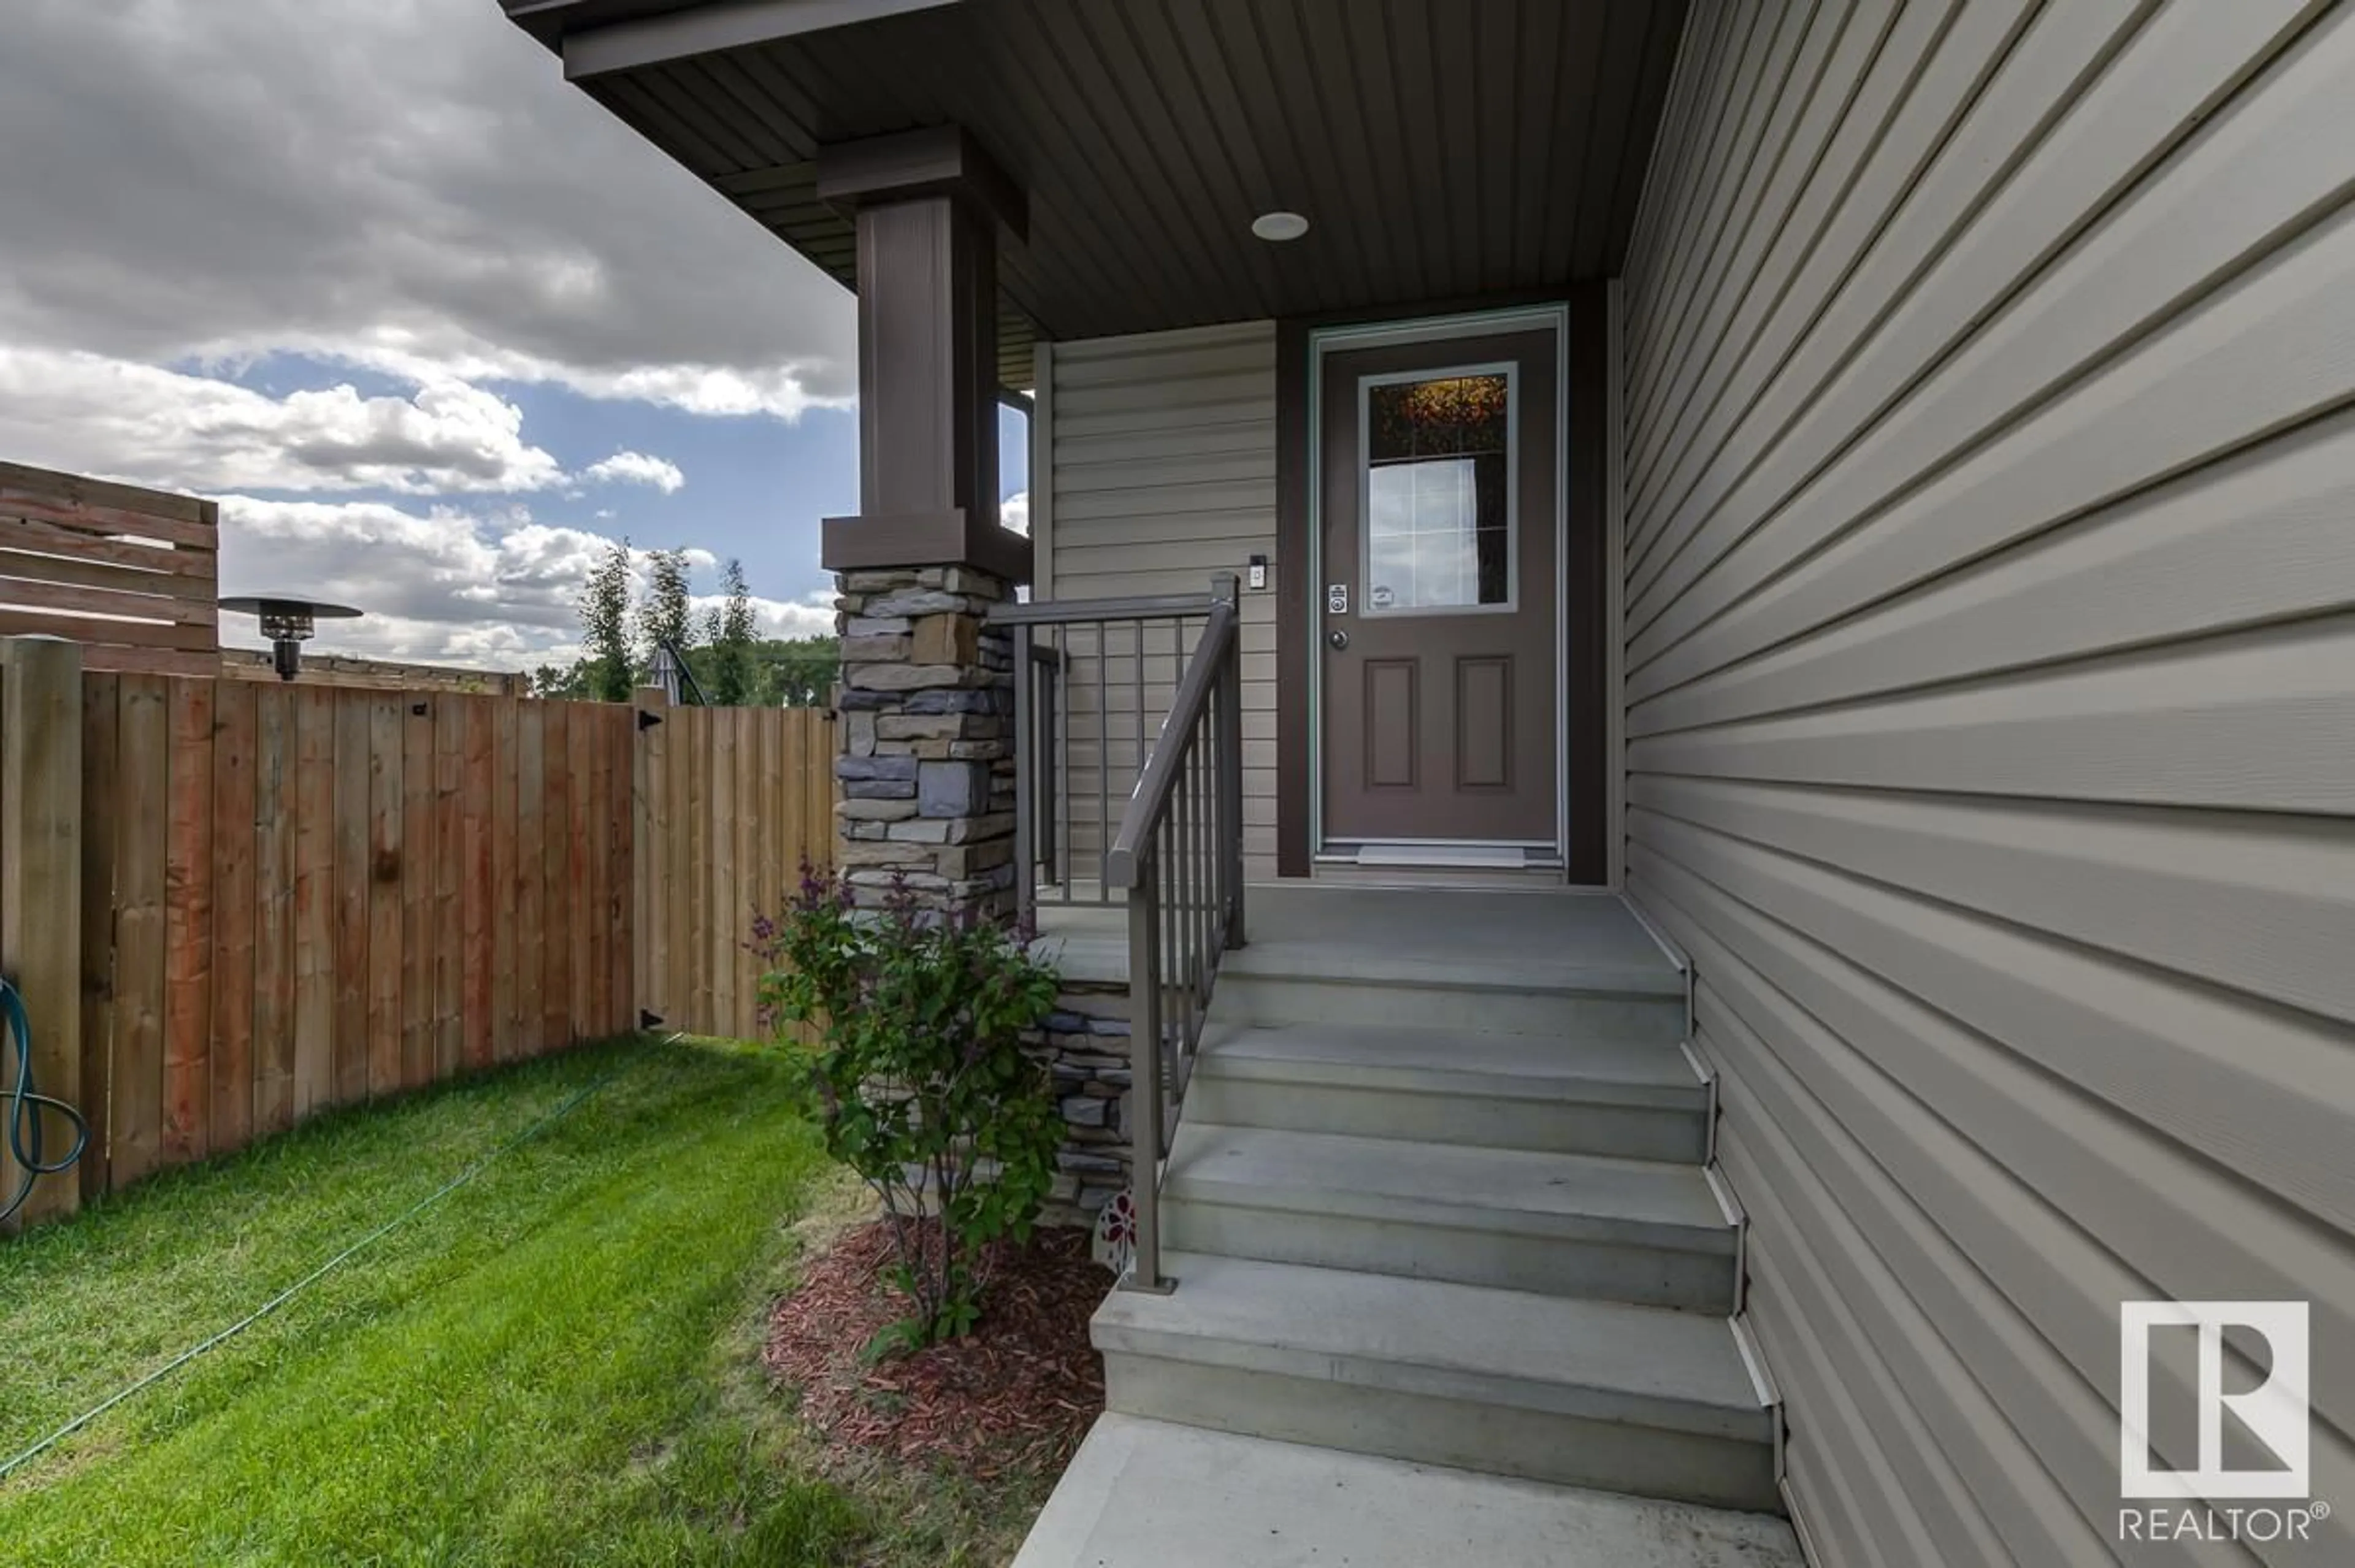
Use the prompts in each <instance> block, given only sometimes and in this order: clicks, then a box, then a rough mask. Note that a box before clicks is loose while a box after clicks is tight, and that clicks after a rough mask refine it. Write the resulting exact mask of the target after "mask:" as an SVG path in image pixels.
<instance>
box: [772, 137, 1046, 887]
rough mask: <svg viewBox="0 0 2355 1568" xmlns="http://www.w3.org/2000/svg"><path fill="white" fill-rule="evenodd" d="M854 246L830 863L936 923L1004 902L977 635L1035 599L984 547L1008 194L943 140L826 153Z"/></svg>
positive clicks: (1013, 549)
mask: <svg viewBox="0 0 2355 1568" xmlns="http://www.w3.org/2000/svg"><path fill="white" fill-rule="evenodd" d="M818 194H819V195H820V196H821V197H823V198H824V199H826V200H827V201H829V202H832V203H834V204H836V205H837V206H838V207H841V208H845V209H847V210H848V211H850V212H851V213H852V214H853V217H854V219H855V221H856V223H857V225H858V433H859V467H858V499H859V512H858V516H856V517H828V518H826V522H825V532H824V543H823V552H824V553H823V560H824V562H825V564H826V567H827V568H828V569H829V570H831V571H834V572H835V573H836V574H837V587H838V589H839V592H840V597H839V598H838V599H837V601H836V604H837V611H838V612H839V613H838V614H837V622H836V624H837V630H838V631H839V632H840V633H841V635H842V682H843V684H842V690H841V692H840V695H839V698H838V700H837V706H838V707H839V708H840V709H841V711H842V715H843V723H842V725H841V733H842V735H843V747H844V751H843V755H842V756H841V757H839V758H838V759H837V762H836V765H835V766H836V773H837V777H838V778H839V779H840V780H841V781H842V795H843V797H844V798H843V799H842V801H841V803H840V804H839V805H838V806H837V808H836V812H837V815H836V832H837V839H838V841H839V842H838V845H837V863H838V864H839V865H841V866H842V867H843V868H844V870H845V874H846V876H847V880H848V881H849V884H850V886H851V888H852V890H853V892H854V894H855V896H856V897H857V898H858V901H860V902H862V903H873V902H877V901H880V900H881V899H882V898H883V897H884V896H885V894H886V893H887V892H888V891H889V890H890V887H891V886H892V885H893V883H894V882H895V881H899V880H902V879H904V880H905V883H906V885H907V886H908V887H909V888H910V889H911V891H914V892H915V893H916V894H917V895H918V896H919V897H920V898H922V900H923V901H926V902H928V903H932V904H934V905H936V906H938V907H942V908H946V909H963V908H979V909H983V910H986V911H989V912H1002V911H1004V910H1006V909H1007V908H1009V907H1010V906H1011V904H1012V902H1013V897H1012V890H1013V886H1014V875H1015V868H1014V838H1013V834H1014V816H1013V800H1014V783H1015V780H1014V761H1013V752H1012V745H1011V741H1010V739H1009V736H1010V733H1011V728H1012V725H1011V719H1010V715H1011V712H1012V709H1013V688H1012V676H1011V673H1010V672H1011V668H1012V659H1011V657H1010V655H1009V652H1008V649H1007V646H1006V639H1005V637H1004V636H1003V635H993V634H991V633H989V632H988V631H987V630H986V627H985V625H984V623H983V617H984V616H985V615H986V614H987V613H988V610H989V607H990V606H991V605H992V604H995V603H999V602H1000V601H1002V600H1004V599H1005V598H1007V596H1008V595H1009V594H1010V593H1011V592H1013V585H1014V584H1015V583H1016V582H1019V581H1028V577H1029V567H1030V547H1029V541H1028V540H1027V539H1023V538H1022V537H1021V536H1019V535H1018V534H1014V533H1011V532H1008V531H1007V529H1005V528H1001V527H999V526H998V474H997V266H996V256H997V251H996V242H997V237H996V230H997V228H998V226H999V225H1000V224H1003V225H1005V226H1006V227H1007V228H1009V229H1012V230H1013V231H1014V232H1016V233H1018V234H1019V233H1020V232H1021V231H1022V228H1023V221H1024V209H1023V202H1022V197H1021V193H1020V192H1019V191H1018V190H1017V189H1016V188H1015V187H1014V186H1013V185H1012V183H1011V182H1010V181H1008V180H1007V178H1006V176H1004V175H1003V174H1002V173H1001V172H999V170H998V169H997V167H996V165H994V164H992V163H991V162H990V161H989V160H988V158H987V157H986V155H984V154H983V153H982V151H981V149H980V148H979V147H978V146H976V145H975V144H974V142H973V140H972V138H971V137H969V136H968V135H966V134H965V133H964V132H963V131H962V130H961V129H959V128H957V127H955V126H945V127H937V128H933V129H930V130H924V131H915V132H909V133H904V134H900V135H894V136H883V137H876V138H873V139H870V140H868V141H862V142H852V143H847V144H840V145H837V146H831V147H827V148H825V149H823V150H821V152H820V154H819V156H818Z"/></svg>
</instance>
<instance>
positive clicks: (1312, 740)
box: [1301, 300, 1571, 864]
mask: <svg viewBox="0 0 2355 1568" xmlns="http://www.w3.org/2000/svg"><path fill="white" fill-rule="evenodd" d="M1534 331H1549V332H1551V333H1552V334H1553V357H1554V388H1555V394H1554V397H1555V415H1556V424H1555V428H1554V431H1553V513H1554V515H1553V529H1554V592H1553V664H1554V681H1553V702H1554V714H1553V737H1554V770H1553V787H1554V846H1553V848H1554V855H1555V856H1556V857H1557V858H1558V859H1561V861H1562V862H1563V863H1564V864H1567V863H1568V861H1569V859H1570V844H1571V837H1570V833H1571V821H1570V671H1569V666H1570V603H1569V598H1570V589H1569V583H1570V571H1569V568H1570V559H1569V543H1570V488H1569V485H1570V472H1569V470H1570V431H1571V411H1570V402H1571V384H1570V304H1569V302H1568V301H1567V300H1561V301H1555V302H1552V303H1549V304H1538V305H1524V306H1512V307H1507V308H1502V309H1495V310H1477V311H1465V312H1458V313H1451V314H1448V315H1427V316H1413V317H1409V318H1406V319H1403V320H1395V321H1382V322H1366V323H1354V324H1348V325H1333V326H1320V327H1314V328H1311V329H1310V331H1309V333H1308V386H1307V388H1306V391H1307V394H1308V398H1307V413H1308V429H1307V432H1306V435H1307V464H1306V466H1307V470H1308V472H1307V475H1306V477H1307V480H1308V496H1307V501H1308V505H1307V522H1308V528H1307V534H1308V538H1307V539H1306V540H1305V543H1306V546H1307V549H1306V555H1307V562H1306V569H1305V571H1304V572H1303V573H1302V576H1301V581H1302V583H1303V584H1304V586H1305V588H1306V589H1307V592H1306V593H1305V595H1304V596H1303V597H1304V598H1305V601H1306V605H1305V613H1306V623H1305V647H1306V649H1307V653H1308V669H1307V677H1308V679H1307V699H1308V716H1307V717H1308V723H1307V741H1308V747H1307V750H1308V854H1309V859H1310V861H1311V863H1312V864H1313V863H1314V862H1316V861H1317V860H1320V859H1324V858H1325V842H1326V841H1325V692H1324V683H1325V660H1324V659H1323V657H1321V656H1320V655H1319V653H1318V650H1319V649H1321V648H1322V647H1323V646H1324V632H1325V627H1324V616H1325V600H1324V588H1323V584H1324V581H1325V570H1324V568H1325V563H1324V553H1325V507H1324V468H1325V464H1324V442H1325V431H1324V409H1323V406H1322V405H1323V398H1324V387H1325V356H1326V355H1327V354H1328V353H1346V352H1348V351H1349V350H1351V349H1358V348H1380V347H1391V346H1393V345H1407V344H1420V343H1444V342H1447V341H1449V340H1450V339H1453V338H1459V337H1487V336H1495V335H1496V334H1498V333H1503V332H1534ZM1415 842H1421V840H1416V841H1415Z"/></svg>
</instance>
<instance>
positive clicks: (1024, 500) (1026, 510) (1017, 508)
mask: <svg viewBox="0 0 2355 1568" xmlns="http://www.w3.org/2000/svg"><path fill="white" fill-rule="evenodd" d="M997 520H998V522H999V523H1001V524H1003V525H1004V526H1005V527H1007V528H1012V529H1013V530H1014V531H1015V532H1016V533H1018V534H1020V535H1021V536H1022V537H1023V538H1025V539H1028V538H1029V537H1030V492H1029V491H1028V490H1017V491H1016V492H1014V494H1012V495H1011V496H1007V497H1006V499H1005V500H1003V501H1000V502H999V503H998V504H997Z"/></svg>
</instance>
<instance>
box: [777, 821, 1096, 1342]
mask: <svg viewBox="0 0 2355 1568" xmlns="http://www.w3.org/2000/svg"><path fill="white" fill-rule="evenodd" d="M754 938H755V941H756V942H757V943H758V944H760V945H761V947H762V951H763V953H764V954H765V955H766V956H767V958H768V960H769V964H770V972H769V974H768V975H767V976H766V977H765V978H764V979H763V980H762V984H761V1001H762V1007H763V1008H764V1009H765V1010H766V1012H767V1014H768V1016H769V1017H770V1018H771V1019H773V1021H774V1022H775V1023H776V1024H777V1025H778V1026H779V1027H780V1029H781V1031H782V1029H783V1026H785V1025H790V1024H796V1023H806V1024H810V1025H812V1026H814V1028H815V1030H816V1032H817V1035H818V1042H817V1043H816V1044H815V1046H804V1045H798V1044H794V1043H792V1042H791V1041H790V1040H789V1041H788V1046H787V1049H788V1050H789V1051H792V1052H793V1053H794V1059H795V1061H797V1062H798V1063H799V1065H800V1069H801V1071H800V1075H799V1080H798V1081H799V1082H800V1083H801V1084H802V1086H803V1088H804V1090H805V1093H806V1096H807V1099H808V1103H809V1108H810V1110H811V1112H812V1114H813V1115H815V1117H816V1118H817V1120H818V1122H819V1125H821V1126H822V1127H823V1128H824V1130H825V1135H826V1151H827V1152H828V1153H829V1154H831V1155H832V1156H833V1157H835V1158H836V1159H837V1160H839V1161H841V1162H842V1163H843V1164H845V1165H847V1166H848V1167H850V1168H851V1169H853V1170H855V1171H857V1172H858V1175H859V1177H860V1178H861V1179H863V1180H864V1181H866V1183H867V1184H868V1187H870V1188H872V1189H874V1191H875V1193H876V1195H877V1196H878V1197H879V1198H880V1199H881V1200H882V1202H883V1208H884V1212H885V1214H886V1215H887V1216H888V1217H889V1219H890V1225H891V1234H892V1240H893V1243H894V1245H895V1248H896V1251H897V1257H898V1263H897V1265H896V1273H897V1278H898V1283H899V1284H900V1286H901V1288H902V1289H904V1290H905V1291H906V1292H907V1294H908V1297H909V1300H910V1301H911V1303H912V1304H913V1307H914V1312H913V1316H912V1317H910V1318H908V1319H907V1320H905V1321H903V1322H902V1323H900V1324H898V1325H896V1326H895V1327H894V1328H893V1329H892V1330H891V1331H890V1335H889V1339H890V1345H886V1346H884V1347H883V1348H886V1349H889V1348H892V1347H893V1346H899V1347H906V1346H913V1345H923V1344H931V1343H933V1342H935V1341H937V1340H941V1339H953V1338H954V1337H955V1336H957V1335H960V1334H963V1333H964V1332H965V1331H966V1330H967V1329H969V1328H972V1327H973V1325H974V1323H975V1320H976V1319H977V1318H978V1317H979V1316H980V1300H981V1295H982V1291H983V1288H984V1287H985V1285H986V1284H987V1280H986V1277H985V1261H986V1250H987V1247H988V1244H989V1243H992V1242H994V1241H996V1240H997V1239H999V1238H1000V1237H1004V1236H1012V1237H1014V1238H1015V1239H1016V1240H1018V1241H1028V1239H1029V1236H1030V1231H1031V1227H1032V1225H1033V1224H1034V1223H1035V1222H1036V1221H1037V1220H1038V1217H1039V1206H1040V1205H1041V1204H1042V1203H1043V1202H1044V1201H1045V1200H1046V1197H1047V1192H1048V1189H1049V1187H1050V1184H1051V1183H1052V1181H1053V1179H1054V1175H1055V1151H1056V1149H1057V1147H1059V1146H1060V1144H1061V1142H1062V1134H1063V1128H1062V1122H1061V1119H1060V1116H1059V1115H1057V1112H1056V1105H1055V1095H1054V1079H1053V1075H1052V1073H1051V1072H1050V1071H1049V1069H1048V1067H1047V1065H1046V1063H1045V1062H1044V1061H1042V1060H1040V1058H1039V1056H1038V1055H1037V1054H1035V1053H1033V1052H1031V1051H1026V1050H1025V1049H1024V1047H1023V1043H1022V1036H1023V1033H1024V1031H1025V1030H1027V1029H1035V1028H1036V1027H1038V1026H1039V1024H1040V1023H1042V1022H1044V1021H1045V1019H1046V1017H1047V1015H1048V1014H1049V1013H1050V1012H1051V1011H1052V1010H1053V1009H1054V1006H1055V993H1056V980H1055V973H1054V971H1053V970H1052V969H1050V968H1049V967H1048V966H1047V965H1043V964H1040V963H1039V962H1037V961H1036V960H1034V959H1033V958H1032V957H1031V956H1030V954H1029V943H1028V933H1027V932H1025V931H1023V930H1020V929H1018V928H1016V927H1014V926H1012V925H1011V924H1008V923H1003V922H998V921H993V920H986V919H981V918H977V917H975V916H974V915H973V914H971V913H970V912H967V913H964V914H959V915H954V916H945V917H944V916H943V915H941V914H939V913H938V912H932V911H928V910H925V909H923V908H922V907H921V906H920V905H919V904H918V902H917V901H916V899H915V898H914V897H913V896H912V895H911V893H910V892H909V891H908V890H907V889H906V887H905V886H904V884H903V885H900V886H895V887H894V888H893V889H892V891H891V892H890V897H889V898H888V899H887V901H886V902H885V904H884V906H883V907H882V908H881V909H879V910H871V911H865V912H861V911H856V910H854V909H853V908H852V907H851V904H850V901H849V899H848V897H847V894H846V892H845V891H844V890H843V889H842V888H841V887H839V886H838V885H837V884H836V883H834V882H833V881H831V880H828V879H826V878H825V877H824V876H822V875H819V874H816V873H813V872H812V871H810V870H809V869H807V868H804V869H803V873H802V886H801V891H800V893H799V895H798V896H797V897H796V898H795V899H794V902H793V904H792V906H791V907H790V908H789V909H787V910H786V912H784V914H783V917H782V918H781V919H779V920H777V921H774V922H771V921H768V920H765V919H764V920H762V921H761V922H758V923H756V924H755V927H754Z"/></svg>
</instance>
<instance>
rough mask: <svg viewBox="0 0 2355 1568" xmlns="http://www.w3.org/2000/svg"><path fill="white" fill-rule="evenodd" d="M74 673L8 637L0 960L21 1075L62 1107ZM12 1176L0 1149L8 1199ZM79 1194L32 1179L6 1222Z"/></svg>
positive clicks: (73, 1022) (72, 1002)
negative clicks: (23, 1033) (21, 1019)
mask: <svg viewBox="0 0 2355 1568" xmlns="http://www.w3.org/2000/svg"><path fill="white" fill-rule="evenodd" d="M84 678H85V677H84V676H83V675H82V668H81V650H80V647H78V646H76V645H73V644H70V643H47V642H41V643H35V642H18V643H16V645H14V646H12V647H11V648H9V649H8V650H7V652H6V662H5V669H0V711H5V714H6V718H5V720H0V943H5V945H0V963H5V965H6V967H7V969H8V971H9V973H10V974H11V975H12V976H14V977H15V979H16V985H17V987H18V989H19V992H20V994H21V996H22V997H23V999H24V1003H25V1009H26V1011H27V1014H28V1015H29V1016H30V1018H31V1020H32V1026H33V1039H32V1040H31V1041H30V1042H29V1044H27V1046H26V1049H27V1051H28V1053H29V1059H30V1061H31V1064H32V1072H33V1075H34V1077H35V1078H36V1079H37V1081H39V1083H40V1084H41V1087H42V1088H44V1089H45V1090H47V1091H48V1093H52V1094H55V1095H58V1096H59V1098H61V1099H64V1100H67V1101H69V1102H79V1101H80V1100H81V1098H82V1085H81V1066H82V1062H81V978H82V976H81V954H80V946H81V935H82V927H81V919H80V901H81V876H82V856H81V835H82V834H83V833H84V832H85V831H88V825H87V824H85V823H84V822H83V820H82V788H81V777H82V754H81V753H82V745H81V739H82V725H83V718H84V716H83V709H82V681H83V679H84ZM41 1152H42V1155H43V1156H44V1157H49V1156H50V1153H51V1151H50V1150H49V1149H48V1148H47V1147H45V1148H44V1149H43V1150H42V1151H41ZM18 1179H20V1178H19V1173H18V1171H17V1170H16V1168H15V1165H14V1162H13V1160H12V1158H11V1157H9V1156H8V1155H7V1154H6V1153H5V1147H0V1180H5V1181H6V1182H7V1184H8V1185H7V1190H8V1192H9V1193H10V1194H12V1195H13V1194H14V1192H15V1190H16V1183H17V1181H18ZM80 1198H81V1189H80V1185H79V1184H78V1183H76V1182H72V1181H59V1180H41V1181H37V1182H36V1183H35V1185H34V1188H33V1191H32V1195H31V1196H30V1197H29V1198H28V1199H27V1200H26V1203H25V1207H24V1209H23V1210H22V1211H20V1213H19V1215H18V1222H19V1223H30V1222H31V1221H36V1220H39V1219H44V1218H47V1217H48V1216H50V1215H54V1214H64V1213H70V1212H71V1211H73V1210H74V1209H76V1208H78V1207H79V1206H80Z"/></svg>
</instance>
